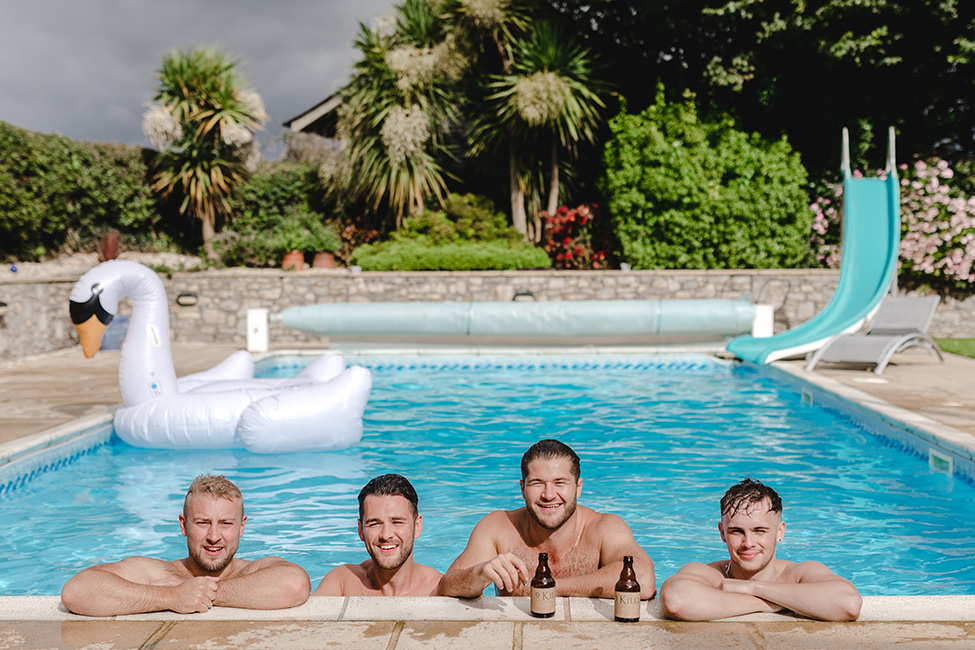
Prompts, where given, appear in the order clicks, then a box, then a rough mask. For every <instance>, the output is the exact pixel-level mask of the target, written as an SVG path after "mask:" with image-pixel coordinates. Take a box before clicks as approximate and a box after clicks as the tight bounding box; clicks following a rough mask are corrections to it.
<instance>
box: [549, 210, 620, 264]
mask: <svg viewBox="0 0 975 650" xmlns="http://www.w3.org/2000/svg"><path fill="white" fill-rule="evenodd" d="M597 207H598V206H596V205H593V206H592V207H591V208H590V207H589V206H587V205H580V206H579V207H577V208H572V209H569V208H568V207H566V206H564V205H563V206H562V207H560V208H559V209H558V210H556V211H555V214H554V215H548V214H545V213H543V214H542V215H541V217H542V221H543V222H544V229H543V231H542V241H541V244H542V248H544V249H545V252H546V253H548V255H549V257H551V258H552V265H553V266H554V267H555V268H557V269H604V268H606V266H607V259H606V253H605V252H604V251H599V250H594V249H593V242H592V225H593V217H594V214H593V211H594V210H595V209H596V208H597Z"/></svg>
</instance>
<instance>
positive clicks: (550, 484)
mask: <svg viewBox="0 0 975 650" xmlns="http://www.w3.org/2000/svg"><path fill="white" fill-rule="evenodd" d="M581 493H582V479H581V478H579V479H576V477H575V476H574V475H573V473H572V462H571V461H570V459H569V458H567V457H565V456H555V457H551V458H536V459H534V460H532V461H531V462H529V463H528V466H527V473H526V474H525V478H524V479H522V481H521V495H522V496H523V497H524V498H525V508H526V509H527V510H528V514H529V515H530V516H531V518H532V519H533V520H534V521H535V523H537V524H538V525H539V526H541V527H542V528H546V529H548V530H555V529H557V528H559V527H560V526H561V525H562V524H564V523H565V522H566V521H568V519H569V517H571V516H572V514H573V513H574V512H575V511H576V501H577V500H578V499H579V495H580V494H581Z"/></svg>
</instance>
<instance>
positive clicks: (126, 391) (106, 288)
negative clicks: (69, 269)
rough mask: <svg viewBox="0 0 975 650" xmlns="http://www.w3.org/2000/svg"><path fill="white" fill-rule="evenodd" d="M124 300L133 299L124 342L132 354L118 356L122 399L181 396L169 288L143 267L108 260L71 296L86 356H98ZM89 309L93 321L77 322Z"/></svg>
mask: <svg viewBox="0 0 975 650" xmlns="http://www.w3.org/2000/svg"><path fill="white" fill-rule="evenodd" d="M125 296H128V297H129V298H130V299H131V300H132V316H131V317H130V319H129V327H128V331H127V332H126V334H125V341H124V343H123V347H125V348H126V350H127V354H123V355H121V356H120V358H119V389H120V390H121V392H122V401H123V402H124V403H125V404H138V403H140V402H145V401H147V400H149V399H152V398H154V397H160V396H162V395H170V394H173V393H176V392H177V386H176V372H175V370H174V369H173V359H172V351H171V349H170V347H169V304H168V302H167V300H166V289H165V288H164V287H163V283H162V280H160V279H159V276H158V275H156V273H155V272H154V271H153V270H152V269H150V268H148V267H146V266H143V265H142V264H138V263H136V262H129V261H126V260H109V261H107V262H104V263H102V264H100V265H98V266H96V267H95V268H93V269H91V270H90V271H88V272H87V273H85V274H84V275H83V276H81V279H80V280H78V282H77V284H75V286H74V289H73V290H72V291H71V296H70V298H69V299H70V303H71V314H72V320H73V321H74V322H75V327H76V328H77V329H78V335H79V337H80V338H81V342H82V349H83V350H84V353H85V356H86V357H88V358H91V357H93V356H95V353H96V352H97V351H98V345H100V343H101V337H102V335H103V334H104V332H105V329H106V328H107V327H108V324H109V322H111V317H112V316H114V315H115V314H117V313H118V304H119V301H120V300H121V299H122V298H123V297H125ZM88 311H90V312H91V315H90V316H89V318H87V319H86V320H84V321H83V322H81V323H79V322H78V320H77V319H79V318H82V317H83V316H84V315H85V313H86V312H88ZM105 315H107V316H108V319H107V320H104V317H105Z"/></svg>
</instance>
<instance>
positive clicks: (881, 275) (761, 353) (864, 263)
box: [727, 127, 900, 364]
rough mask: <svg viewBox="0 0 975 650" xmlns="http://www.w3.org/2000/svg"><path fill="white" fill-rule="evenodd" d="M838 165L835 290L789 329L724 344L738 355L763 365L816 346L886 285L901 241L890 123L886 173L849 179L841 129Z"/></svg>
mask: <svg viewBox="0 0 975 650" xmlns="http://www.w3.org/2000/svg"><path fill="white" fill-rule="evenodd" d="M842 167H843V258H842V260H841V261H840V280H839V283H838V284H837V287H836V293H834V294H833V298H832V300H830V302H829V304H828V305H826V307H825V309H823V311H821V312H819V313H818V314H816V315H815V316H813V317H812V318H811V319H810V320H808V321H806V322H805V323H802V324H801V325H799V326H798V327H796V328H794V329H791V330H788V331H786V332H782V333H781V334H776V335H775V336H771V337H768V338H754V337H752V336H741V337H738V338H736V339H733V340H732V341H731V342H730V343H728V347H727V349H728V351H729V352H731V353H732V354H734V355H735V356H736V357H738V358H739V359H742V360H744V361H750V362H752V363H757V364H765V363H771V362H772V361H776V360H778V359H785V358H788V357H796V356H800V355H803V354H805V353H807V352H813V351H815V350H818V349H819V348H821V347H823V345H825V344H826V342H827V341H829V339H831V338H832V337H834V336H837V335H838V334H847V333H850V332H855V331H857V330H859V329H860V327H861V326H862V325H863V323H864V321H866V319H867V318H869V317H871V316H872V315H873V314H874V313H875V312H876V310H877V309H878V308H879V307H880V302H881V301H882V300H883V298H884V296H885V295H886V294H887V292H888V290H889V289H890V286H891V283H892V281H893V279H894V274H895V273H896V271H897V253H898V247H899V246H900V187H899V185H898V180H897V165H896V164H895V162H894V129H893V127H891V128H890V130H889V135H888V149H887V168H886V173H887V177H886V178H853V173H852V171H851V170H850V145H849V134H848V132H847V130H846V129H843V163H842Z"/></svg>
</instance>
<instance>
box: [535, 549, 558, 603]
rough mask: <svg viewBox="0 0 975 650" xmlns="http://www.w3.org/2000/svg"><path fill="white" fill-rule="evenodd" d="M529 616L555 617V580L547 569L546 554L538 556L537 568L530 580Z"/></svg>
mask: <svg viewBox="0 0 975 650" xmlns="http://www.w3.org/2000/svg"><path fill="white" fill-rule="evenodd" d="M531 589H532V596H531V614H532V616H537V617H538V618H551V617H552V616H554V615H555V578H553V577H552V571H551V569H549V568H548V553H539V554H538V568H537V569H535V577H534V578H532V584H531Z"/></svg>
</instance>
